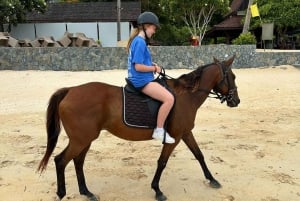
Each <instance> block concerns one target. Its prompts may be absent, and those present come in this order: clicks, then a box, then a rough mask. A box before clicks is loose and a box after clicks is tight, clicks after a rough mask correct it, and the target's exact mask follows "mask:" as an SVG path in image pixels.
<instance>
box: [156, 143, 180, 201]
mask: <svg viewBox="0 0 300 201" xmlns="http://www.w3.org/2000/svg"><path fill="white" fill-rule="evenodd" d="M176 145H177V142H175V144H165V145H164V146H163V150H162V152H161V155H160V157H159V159H158V161H157V169H156V172H155V175H154V177H153V180H152V183H151V188H152V189H153V190H154V191H155V199H156V200H158V201H165V200H167V197H166V196H165V195H164V194H163V192H162V191H161V190H160V188H159V180H160V177H161V175H162V172H163V170H164V169H165V167H166V165H167V163H168V160H169V157H170V155H171V153H172V152H173V150H174V148H175V147H176Z"/></svg>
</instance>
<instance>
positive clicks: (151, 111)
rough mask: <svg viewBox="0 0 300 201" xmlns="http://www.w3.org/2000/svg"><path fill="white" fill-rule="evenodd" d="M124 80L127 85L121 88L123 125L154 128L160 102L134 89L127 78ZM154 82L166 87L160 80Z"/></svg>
mask: <svg viewBox="0 0 300 201" xmlns="http://www.w3.org/2000/svg"><path fill="white" fill-rule="evenodd" d="M125 80H126V83H127V84H126V85H125V87H123V121H124V123H125V124H126V125H127V126H131V127H138V128H151V129H153V128H155V127H156V119H157V114H158V110H159V107H160V105H161V102H160V101H158V100H155V99H153V98H151V97H150V96H147V95H145V94H144V93H142V92H141V91H140V90H138V89H136V88H135V87H134V86H133V84H132V83H131V82H130V81H129V80H128V79H127V78H125ZM156 81H158V82H159V83H160V84H162V85H163V86H167V84H166V82H165V80H163V79H162V78H160V79H157V80H156ZM167 89H168V88H167Z"/></svg>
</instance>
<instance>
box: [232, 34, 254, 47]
mask: <svg viewBox="0 0 300 201" xmlns="http://www.w3.org/2000/svg"><path fill="white" fill-rule="evenodd" d="M232 44H234V45H247V44H256V39H255V36H254V35H253V34H251V33H250V32H248V33H242V34H240V35H239V37H237V38H235V39H234V40H232Z"/></svg>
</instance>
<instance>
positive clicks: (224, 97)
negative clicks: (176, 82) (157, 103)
mask: <svg viewBox="0 0 300 201" xmlns="http://www.w3.org/2000/svg"><path fill="white" fill-rule="evenodd" d="M216 65H217V66H218V67H219V68H220V71H221V74H222V79H221V81H219V82H218V84H217V85H216V87H214V88H213V90H212V91H208V90H206V89H198V90H197V91H202V92H205V93H207V94H208V98H215V99H219V100H220V101H221V103H224V102H225V101H227V102H232V101H234V100H233V95H234V93H235V92H236V91H237V87H236V86H231V84H230V82H229V77H228V70H229V69H227V68H226V67H225V66H224V64H223V63H222V62H218V63H216ZM159 77H163V78H169V79H174V78H172V77H171V76H169V75H167V74H166V73H165V69H164V68H161V72H160V74H159ZM226 82H227V87H228V89H229V90H228V94H227V95H223V94H221V93H220V92H218V91H217V89H221V86H222V85H223V84H224V85H226ZM210 95H214V96H210Z"/></svg>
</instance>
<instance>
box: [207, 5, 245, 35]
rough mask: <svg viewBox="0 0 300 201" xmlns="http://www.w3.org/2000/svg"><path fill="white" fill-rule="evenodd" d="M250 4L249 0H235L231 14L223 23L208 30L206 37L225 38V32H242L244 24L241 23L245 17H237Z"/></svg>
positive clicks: (231, 6)
mask: <svg viewBox="0 0 300 201" xmlns="http://www.w3.org/2000/svg"><path fill="white" fill-rule="evenodd" d="M248 3H249V1H248V0H233V1H232V3H231V5H230V8H231V12H230V13H228V14H227V15H226V16H225V19H224V20H223V21H222V22H220V23H219V24H217V25H214V26H213V27H212V28H211V29H210V30H208V31H207V32H206V36H209V37H215V36H224V34H225V33H224V31H233V32H239V31H241V30H242V29H243V24H242V23H241V20H242V18H243V16H240V15H237V12H238V11H242V10H245V9H247V8H248ZM235 34H236V33H235Z"/></svg>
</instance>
